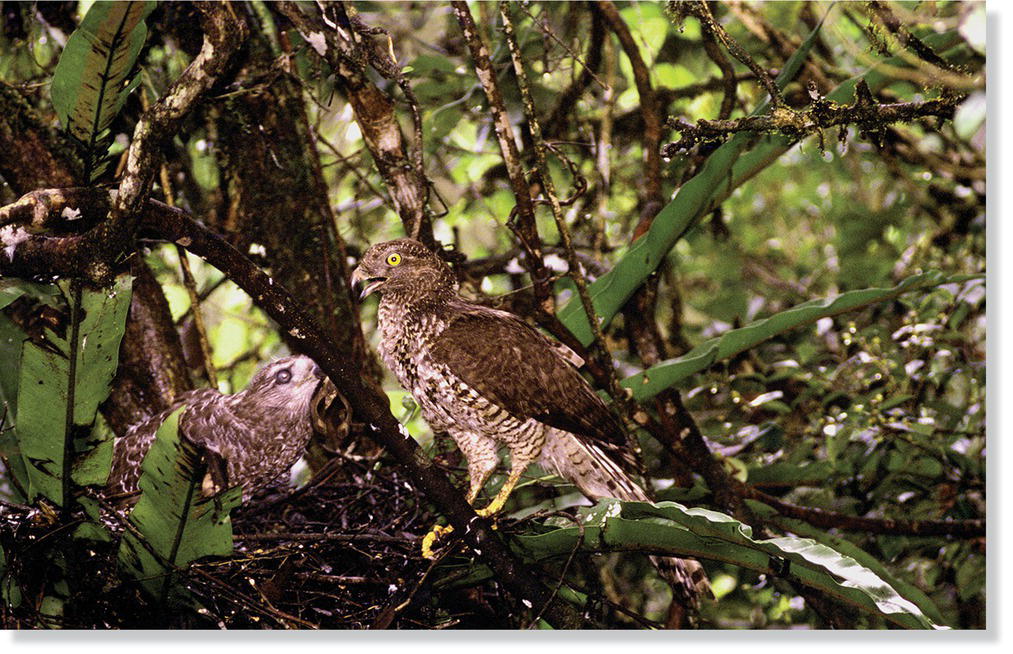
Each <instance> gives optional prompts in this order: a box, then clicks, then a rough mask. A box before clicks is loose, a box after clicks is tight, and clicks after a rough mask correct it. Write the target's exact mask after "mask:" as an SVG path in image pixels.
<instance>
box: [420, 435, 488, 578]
mask: <svg viewBox="0 0 1013 654" xmlns="http://www.w3.org/2000/svg"><path fill="white" fill-rule="evenodd" d="M451 436H452V437H453V438H454V441H455V442H456V443H457V446H458V447H459V448H460V449H461V451H462V452H463V453H464V457H465V459H466V460H467V461H468V479H469V483H468V496H467V498H466V499H467V500H468V504H471V505H474V504H475V500H476V499H477V498H478V494H479V493H480V492H481V491H482V487H483V486H485V482H487V481H489V477H490V476H491V475H492V473H493V471H494V470H496V466H497V465H498V464H499V457H498V456H497V454H496V442H495V441H494V440H492V439H491V438H487V437H483V436H476V435H472V434H457V433H454V432H451ZM479 515H481V513H480V514H479ZM452 531H454V527H453V525H446V526H444V525H434V526H433V528H432V529H430V530H429V533H428V534H426V535H425V537H423V539H422V556H423V558H426V559H432V558H434V557H435V556H436V554H435V553H434V552H433V547H434V546H435V545H436V544H437V543H438V542H439V541H440V539H441V538H442V537H444V536H446V535H447V534H449V533H451V532H452Z"/></svg>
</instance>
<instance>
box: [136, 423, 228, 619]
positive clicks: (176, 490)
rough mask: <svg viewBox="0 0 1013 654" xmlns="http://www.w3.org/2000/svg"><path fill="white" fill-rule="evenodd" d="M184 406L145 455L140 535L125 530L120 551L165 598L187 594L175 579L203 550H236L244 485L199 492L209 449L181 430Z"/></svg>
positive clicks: (145, 584)
mask: <svg viewBox="0 0 1013 654" xmlns="http://www.w3.org/2000/svg"><path fill="white" fill-rule="evenodd" d="M185 410H186V409H185V407H184V408H181V409H179V410H177V411H175V412H173V413H172V414H171V415H170V416H169V417H168V418H167V419H166V420H165V422H164V423H162V426H161V427H159V428H158V432H157V434H156V436H155V441H154V442H153V443H152V445H151V449H150V450H149V451H148V454H147V455H146V456H145V457H144V461H143V463H142V464H141V477H140V480H139V481H138V486H139V487H140V489H141V497H140V499H139V500H138V501H137V504H136V505H135V506H134V508H133V510H132V511H131V512H130V515H129V518H128V519H129V520H130V523H131V524H132V525H133V526H134V527H135V528H136V529H137V532H138V533H139V534H140V537H138V535H136V534H134V533H133V531H128V532H127V533H126V534H124V536H123V540H122V541H121V543H120V550H119V554H118V558H119V561H120V564H121V565H122V566H123V567H124V568H125V569H126V570H127V571H129V572H130V574H131V575H133V576H134V577H135V578H136V579H138V580H139V581H140V582H141V585H142V586H143V587H144V588H145V590H147V591H148V592H149V593H151V595H152V596H154V597H156V598H158V599H159V601H161V602H165V601H166V600H172V601H185V599H186V598H187V594H186V592H185V589H183V588H182V587H180V586H179V585H178V584H175V583H174V581H175V579H176V571H177V570H178V569H180V568H182V567H184V566H186V565H187V564H189V563H190V562H191V561H194V560H196V559H199V558H202V557H205V556H226V555H228V554H230V553H231V552H232V520H231V518H230V517H229V512H230V511H232V509H234V508H235V507H237V506H239V503H240V501H241V500H242V487H240V486H235V487H233V488H230V489H228V490H226V491H224V492H222V493H219V494H218V495H215V496H213V497H209V498H206V497H204V496H203V495H202V494H201V486H202V483H203V481H204V475H205V472H206V471H207V461H206V454H204V453H202V452H201V451H200V450H199V449H198V447H197V446H196V445H195V444H194V443H193V442H191V441H190V440H189V439H187V438H186V437H181V435H180V434H179V417H180V415H181V414H182V412H183V411H185ZM142 539H143V542H142Z"/></svg>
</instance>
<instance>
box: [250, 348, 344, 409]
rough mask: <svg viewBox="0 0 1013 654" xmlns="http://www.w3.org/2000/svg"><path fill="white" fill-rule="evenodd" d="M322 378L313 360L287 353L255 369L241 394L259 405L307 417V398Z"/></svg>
mask: <svg viewBox="0 0 1013 654" xmlns="http://www.w3.org/2000/svg"><path fill="white" fill-rule="evenodd" d="M323 379H324V373H323V371H322V370H320V367H319V366H317V364H316V363H314V362H313V359H311V358H309V357H307V356H302V355H296V356H288V357H284V358H282V359H278V360H277V361H272V362H271V363H269V364H267V365H266V366H264V367H263V368H261V369H260V370H258V371H257V374H255V375H254V376H253V379H251V380H250V384H249V385H248V386H247V387H246V390H245V391H243V395H244V396H245V398H246V399H249V398H251V397H254V398H256V401H257V405H259V406H262V407H265V408H268V407H269V408H271V409H275V410H282V411H286V412H290V413H292V414H293V416H294V417H302V416H305V417H307V418H309V409H310V401H311V400H312V399H313V394H314V393H315V392H316V390H317V387H318V386H319V385H320V382H321V381H323Z"/></svg>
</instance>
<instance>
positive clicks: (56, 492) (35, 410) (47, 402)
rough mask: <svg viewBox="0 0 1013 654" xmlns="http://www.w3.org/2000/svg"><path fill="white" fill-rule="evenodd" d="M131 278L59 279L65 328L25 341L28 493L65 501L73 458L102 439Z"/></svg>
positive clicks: (22, 430)
mask: <svg viewBox="0 0 1013 654" xmlns="http://www.w3.org/2000/svg"><path fill="white" fill-rule="evenodd" d="M131 281H132V278H131V277H130V276H129V275H121V276H120V277H119V278H117V279H116V281H115V282H114V284H113V285H112V286H111V287H109V288H107V289H98V290H89V289H84V288H82V286H81V285H80V284H79V283H78V282H61V287H62V288H63V290H64V293H65V294H66V295H67V303H68V305H69V307H70V314H71V316H70V317H71V319H70V325H68V327H67V333H66V334H64V335H60V334H56V333H54V332H52V331H47V334H46V336H47V339H46V343H45V344H43V345H39V344H36V343H33V342H31V341H25V342H24V344H23V346H22V349H21V366H20V371H19V380H18V406H17V424H16V432H17V438H18V444H19V446H20V449H21V453H22V457H23V459H24V462H25V464H26V467H27V469H28V480H29V488H28V492H29V496H30V498H31V499H34V498H35V497H36V496H38V495H43V496H45V497H47V498H49V499H50V500H51V501H53V502H55V503H56V504H58V505H60V506H66V503H67V501H68V498H69V495H70V485H71V481H72V480H71V479H70V473H71V470H72V467H73V465H74V461H75V459H76V458H77V456H78V455H83V454H86V453H87V452H89V451H90V450H91V449H92V448H93V447H95V446H96V445H98V444H99V442H98V441H96V440H94V438H93V433H92V423H93V422H94V420H95V413H96V411H97V410H98V405H99V404H100V403H101V402H102V401H103V400H104V399H105V398H106V396H108V395H109V384H110V382H111V381H112V378H113V375H114V374H115V372H116V366H117V362H118V357H119V349H120V339H121V338H122V337H123V329H124V324H125V320H126V315H127V310H128V308H129V307H130V285H131Z"/></svg>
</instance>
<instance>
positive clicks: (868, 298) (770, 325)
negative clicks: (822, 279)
mask: <svg viewBox="0 0 1013 654" xmlns="http://www.w3.org/2000/svg"><path fill="white" fill-rule="evenodd" d="M973 277H974V276H967V275H956V276H952V277H948V276H946V275H944V274H943V273H941V272H939V271H930V272H926V273H922V274H920V275H912V276H911V277H908V278H907V279H905V280H904V281H902V282H901V283H900V284H898V285H897V286H894V287H893V288H866V289H861V290H856V291H848V292H847V293H842V294H840V295H838V296H836V297H833V298H822V299H816V300H810V301H808V302H805V303H803V304H800V305H798V306H795V307H792V308H791V309H788V310H786V311H782V312H780V313H777V314H775V315H773V316H770V317H769V318H764V319H763V320H757V321H756V322H754V323H752V324H749V325H747V326H745V327H740V328H739V329H733V330H731V331H728V332H725V333H724V334H722V335H721V336H718V337H717V338H712V339H710V340H708V341H705V342H703V343H701V344H700V345H698V346H696V347H695V348H693V349H692V350H690V351H689V352H687V353H686V354H684V355H683V356H681V357H678V358H675V359H669V360H668V361H662V362H661V363H659V364H658V365H656V366H651V367H650V368H648V369H647V370H644V371H643V372H640V373H637V374H635V375H632V376H630V377H627V378H626V379H624V380H623V381H622V385H623V386H624V387H626V388H629V389H630V390H632V391H633V397H634V398H636V399H637V400H638V401H642V400H645V399H647V398H650V397H654V396H655V395H657V394H658V393H660V392H661V391H663V390H665V389H666V388H669V387H670V386H672V385H673V384H676V383H678V382H680V381H682V380H683V379H685V378H686V377H688V376H689V375H692V374H693V373H696V372H700V371H701V370H705V369H706V368H708V367H709V366H710V365H711V364H713V363H714V362H715V361H719V360H721V359H727V358H728V357H731V356H734V355H736V354H739V353H740V352H744V351H746V350H748V349H749V348H751V347H753V346H755V345H756V344H758V343H762V342H763V341H765V340H768V339H770V338H773V337H774V336H777V335H778V334H780V333H782V332H785V331H787V330H789V329H794V328H796V327H799V326H800V325H805V324H807V323H811V322H814V321H816V320H819V319H820V318H825V317H828V316H836V315H837V314H840V313H844V312H846V311H853V310H855V309H858V308H860V307H864V306H867V305H869V304H874V303H876V302H883V301H885V300H892V299H893V298H895V297H897V296H899V295H901V294H903V293H908V292H910V291H918V290H924V289H927V288H931V287H933V286H939V285H940V284H949V283H956V282H962V281H966V280H967V279H971V278H973Z"/></svg>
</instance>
